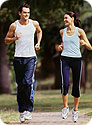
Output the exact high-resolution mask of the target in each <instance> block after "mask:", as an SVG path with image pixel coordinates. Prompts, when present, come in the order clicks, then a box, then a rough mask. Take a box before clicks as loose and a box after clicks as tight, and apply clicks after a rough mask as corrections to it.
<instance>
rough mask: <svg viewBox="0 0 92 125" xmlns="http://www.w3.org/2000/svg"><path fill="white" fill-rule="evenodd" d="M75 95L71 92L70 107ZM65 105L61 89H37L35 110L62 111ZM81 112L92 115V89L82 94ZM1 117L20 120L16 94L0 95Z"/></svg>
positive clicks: (4, 119)
mask: <svg viewBox="0 0 92 125" xmlns="http://www.w3.org/2000/svg"><path fill="white" fill-rule="evenodd" d="M73 105H74V104H73V97H72V96H71V94H70V93H69V107H70V110H71V109H72V107H73ZM62 107H63V103H62V98H61V94H60V90H48V91H36V92H35V98H34V109H35V110H34V112H61V109H62ZM79 110H80V112H82V113H84V114H87V115H90V116H92V90H87V92H86V94H81V99H80V104H79ZM0 117H1V119H2V120H3V121H4V122H6V123H10V122H11V121H16V120H19V113H18V110H17V102H16V95H1V96H0Z"/></svg>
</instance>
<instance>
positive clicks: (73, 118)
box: [72, 108, 78, 122]
mask: <svg viewBox="0 0 92 125" xmlns="http://www.w3.org/2000/svg"><path fill="white" fill-rule="evenodd" d="M72 120H73V121H74V122H77V121H78V110H77V111H74V108H73V109H72Z"/></svg>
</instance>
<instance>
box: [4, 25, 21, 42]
mask: <svg viewBox="0 0 92 125" xmlns="http://www.w3.org/2000/svg"><path fill="white" fill-rule="evenodd" d="M15 29H16V24H15V23H12V24H11V25H10V27H9V31H8V33H7V35H6V37H5V43H6V44H9V43H12V42H14V41H15V40H17V39H19V38H20V35H21V34H20V33H18V34H17V35H16V37H14V33H15Z"/></svg>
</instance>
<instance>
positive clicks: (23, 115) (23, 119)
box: [20, 111, 26, 123]
mask: <svg viewBox="0 0 92 125" xmlns="http://www.w3.org/2000/svg"><path fill="white" fill-rule="evenodd" d="M25 114H26V111H24V112H23V113H20V121H21V123H23V122H25Z"/></svg>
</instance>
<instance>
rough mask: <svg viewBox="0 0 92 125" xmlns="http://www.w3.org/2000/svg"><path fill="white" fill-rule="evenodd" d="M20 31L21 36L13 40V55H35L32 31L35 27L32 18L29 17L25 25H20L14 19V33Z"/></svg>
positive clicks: (33, 31)
mask: <svg viewBox="0 0 92 125" xmlns="http://www.w3.org/2000/svg"><path fill="white" fill-rule="evenodd" d="M18 32H20V33H21V37H20V38H19V39H18V40H16V41H15V54H14V57H32V56H36V53H35V48H34V33H35V27H34V25H33V23H32V20H31V19H29V23H28V24H27V25H21V24H20V23H19V20H17V21H16V30H15V36H16V34H17V33H18Z"/></svg>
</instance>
